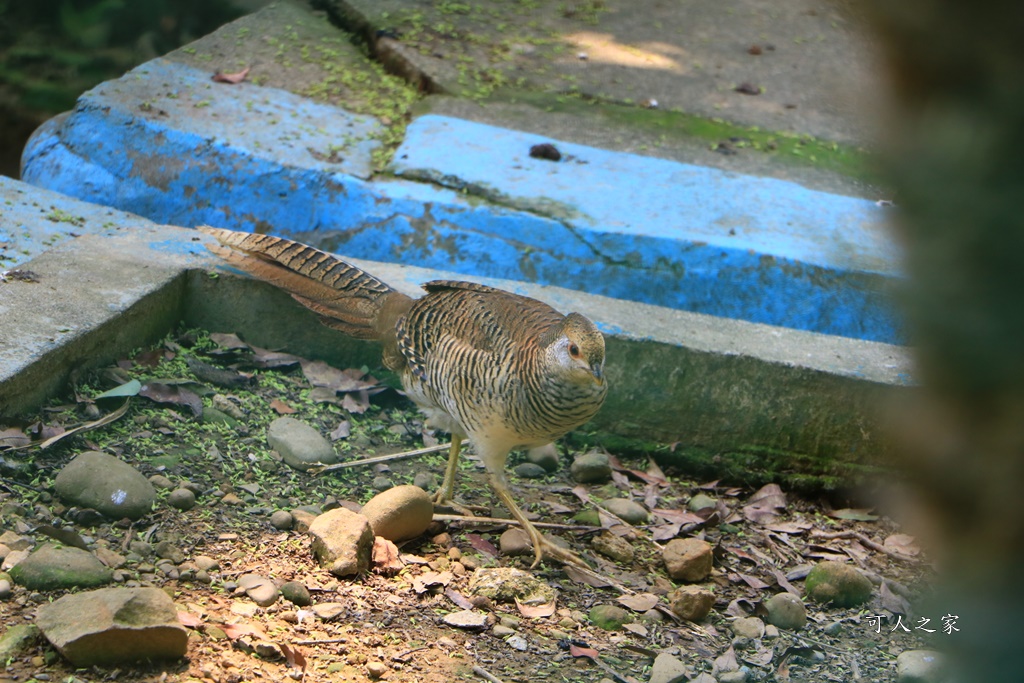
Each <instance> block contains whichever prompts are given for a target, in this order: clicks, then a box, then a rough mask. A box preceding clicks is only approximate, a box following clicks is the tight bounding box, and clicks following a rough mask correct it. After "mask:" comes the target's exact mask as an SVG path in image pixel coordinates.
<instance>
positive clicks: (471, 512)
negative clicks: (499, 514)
mask: <svg viewBox="0 0 1024 683" xmlns="http://www.w3.org/2000/svg"><path fill="white" fill-rule="evenodd" d="M432 501H433V503H434V509H435V510H436V509H438V508H440V509H443V510H446V511H447V510H451V511H452V512H454V513H456V514H459V515H464V516H466V517H475V516H476V513H478V512H486V511H487V510H488V508H485V507H483V506H480V505H463V504H462V503H456V502H455V500H454V499H453V498H449V497H447V496H445V491H444V489H441V490H440V491H438V492H437V493H435V494H434V495H433V496H432Z"/></svg>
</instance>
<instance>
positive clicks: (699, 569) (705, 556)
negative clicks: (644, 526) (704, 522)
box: [662, 538, 714, 582]
mask: <svg viewBox="0 0 1024 683" xmlns="http://www.w3.org/2000/svg"><path fill="white" fill-rule="evenodd" d="M713 556H714V547H713V546H712V545H711V544H710V543H708V542H707V541H702V540H701V539H699V538H674V539H672V540H671V541H669V542H668V545H666V546H665V547H664V548H663V549H662V559H664V561H665V569H666V570H667V571H668V575H669V576H670V577H672V579H673V580H675V581H691V582H692V581H703V580H704V579H706V578H707V577H708V575H709V574H711V566H712V563H713V561H714V557H713Z"/></svg>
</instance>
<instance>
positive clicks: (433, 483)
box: [412, 472, 437, 491]
mask: <svg viewBox="0 0 1024 683" xmlns="http://www.w3.org/2000/svg"><path fill="white" fill-rule="evenodd" d="M412 485H413V486H419V487H420V488H421V489H423V490H424V491H433V490H434V489H436V488H437V476H436V475H435V474H434V473H433V472H417V473H416V476H414V477H413V478H412Z"/></svg>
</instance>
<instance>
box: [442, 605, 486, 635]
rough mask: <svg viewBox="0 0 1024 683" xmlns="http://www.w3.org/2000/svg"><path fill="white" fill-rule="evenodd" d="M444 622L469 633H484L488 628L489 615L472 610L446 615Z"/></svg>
mask: <svg viewBox="0 0 1024 683" xmlns="http://www.w3.org/2000/svg"><path fill="white" fill-rule="evenodd" d="M442 621H443V622H444V623H445V624H447V625H448V626H452V627H454V628H461V629H464V630H467V631H482V630H484V628H486V627H487V615H486V614H484V613H483V612H477V611H476V610H471V609H464V610H459V611H458V612H452V613H451V614H446V615H445V616H444V618H443V619H442Z"/></svg>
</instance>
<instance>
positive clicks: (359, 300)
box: [199, 227, 608, 567]
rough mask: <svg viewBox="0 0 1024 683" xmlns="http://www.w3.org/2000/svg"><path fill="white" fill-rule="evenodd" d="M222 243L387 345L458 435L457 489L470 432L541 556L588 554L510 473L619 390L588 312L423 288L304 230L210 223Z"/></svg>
mask: <svg viewBox="0 0 1024 683" xmlns="http://www.w3.org/2000/svg"><path fill="white" fill-rule="evenodd" d="M199 229H200V230H201V231H202V232H205V233H206V234H208V235H212V236H213V237H215V238H216V239H217V241H218V242H220V244H221V245H223V246H216V245H215V246H211V247H210V249H211V251H213V252H214V253H215V254H217V255H219V256H221V257H222V258H224V259H225V260H226V261H227V262H228V263H230V264H231V265H233V266H236V267H238V268H240V269H241V270H244V271H245V272H247V273H249V274H250V275H252V276H254V277H256V278H259V279H261V280H265V281H267V282H269V283H271V284H273V285H276V286H278V287H280V288H281V289H284V290H285V291H287V292H289V293H290V294H291V295H292V296H293V297H294V298H295V299H296V300H297V301H299V303H301V304H303V305H304V306H306V307H308V308H310V309H312V310H313V311H315V312H317V313H319V314H320V316H321V321H322V322H323V323H324V324H325V325H327V326H328V327H332V328H334V329H337V330H340V331H342V332H344V333H345V334H348V335H351V336H353V337H357V338H360V339H374V340H377V341H379V342H381V343H382V344H383V346H384V365H385V366H386V367H388V368H389V369H391V370H393V371H394V372H395V373H397V374H398V376H399V378H400V379H401V381H402V387H403V388H404V389H405V392H406V393H407V394H408V395H409V397H410V398H411V399H412V400H413V401H414V402H415V403H416V405H417V406H419V408H420V409H421V410H422V411H423V412H424V413H425V414H426V416H427V424H428V425H430V426H431V427H436V428H438V429H441V430H443V431H447V432H449V433H450V434H451V435H452V445H451V452H450V454H449V457H448V467H447V469H446V471H445V476H444V483H443V484H442V486H441V489H440V491H438V492H437V494H436V496H435V502H438V503H440V502H444V501H450V500H451V497H452V491H453V488H454V485H455V472H456V467H457V464H458V457H459V448H460V446H461V443H462V439H463V438H467V437H468V438H469V439H470V440H471V441H472V443H473V446H474V448H475V450H476V452H477V454H478V455H479V456H480V459H481V460H482V461H483V463H484V466H485V467H486V468H487V473H488V475H489V479H490V482H491V486H492V487H493V488H494V491H495V493H497V494H498V497H499V498H500V499H501V501H502V502H503V503H504V504H505V506H506V507H507V508H508V509H509V512H511V513H512V516H513V517H515V518H516V520H518V521H519V523H520V524H522V526H523V529H524V530H525V531H526V532H527V534H529V536H530V540H531V541H532V542H533V548H534V562H533V566H534V567H535V566H537V564H538V563H539V562H540V560H541V557H542V556H545V555H546V556H548V557H551V558H553V559H557V560H560V561H563V562H571V563H575V564H582V561H581V560H580V559H579V558H578V557H577V556H576V555H575V554H573V553H571V552H569V551H567V550H564V549H562V548H560V547H558V546H556V545H554V544H553V543H551V542H550V541H548V540H546V539H545V538H544V537H543V536H542V535H541V534H540V532H539V531H538V530H537V529H536V527H534V526H533V524H531V523H530V522H529V520H527V519H526V516H525V515H524V514H523V511H522V510H520V509H519V506H518V505H516V504H515V502H514V501H513V500H512V496H511V494H510V492H509V489H508V483H507V481H506V479H505V460H506V458H507V457H508V454H509V452H510V451H511V450H513V449H515V448H522V447H534V446H540V445H543V444H546V443H549V442H551V441H554V440H555V439H558V438H559V437H561V436H563V435H564V434H565V433H566V432H568V431H569V430H571V429H574V428H576V427H578V426H580V425H581V424H583V423H584V422H586V421H587V420H589V419H590V418H591V417H593V416H594V414H595V413H597V411H598V409H599V408H600V407H601V404H602V403H603V402H604V397H605V394H606V393H607V391H608V387H607V384H606V383H605V380H604V337H602V336H601V333H600V332H599V331H598V329H597V327H596V326H595V325H594V323H592V322H591V321H590V320H589V319H587V318H586V317H584V316H582V315H580V314H579V313H570V314H568V315H562V314H561V313H559V312H558V311H556V310H555V309H553V308H551V307H550V306H548V305H547V304H545V303H542V302H540V301H537V300H536V299H531V298H528V297H525V296H520V295H518V294H512V293H510V292H505V291H502V290H500V289H495V288H493V287H487V286H484V285H479V284H474V283H471V282H456V281H448V280H438V281H433V282H428V283H426V284H425V285H423V288H424V289H425V290H426V291H427V294H426V295H425V296H423V297H421V298H419V299H413V298H411V297H408V296H406V295H405V294H402V293H401V292H398V291H395V290H394V289H392V288H391V287H389V286H388V285H387V284H385V283H383V282H381V281H380V280H378V279H377V278H375V277H373V276H372V275H370V274H369V273H366V272H364V271H362V270H360V269H359V268H356V267H355V266H353V265H350V264H348V263H345V262H344V261H342V260H340V259H338V258H336V257H334V256H332V255H330V254H327V253H325V252H323V251H320V250H318V249H314V248H312V247H308V246H306V245H304V244H299V243H298V242H293V241H291V240H287V239H282V238H279V237H271V236H269V235H254V234H249V233H241V232H232V231H230V230H221V229H217V228H209V227H203V228H199Z"/></svg>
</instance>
